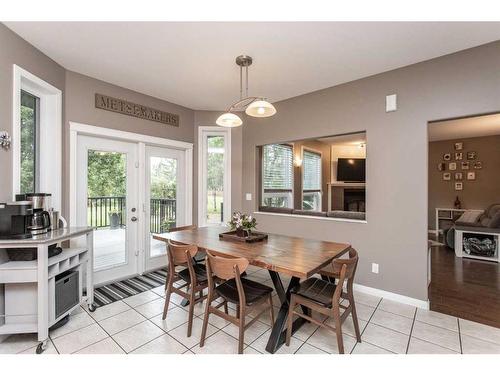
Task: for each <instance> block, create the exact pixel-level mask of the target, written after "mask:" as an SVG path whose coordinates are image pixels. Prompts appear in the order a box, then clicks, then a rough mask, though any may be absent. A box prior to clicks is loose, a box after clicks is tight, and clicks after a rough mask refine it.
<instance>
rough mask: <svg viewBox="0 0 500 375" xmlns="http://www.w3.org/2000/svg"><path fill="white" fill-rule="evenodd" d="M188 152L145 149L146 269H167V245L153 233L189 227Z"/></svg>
mask: <svg viewBox="0 0 500 375" xmlns="http://www.w3.org/2000/svg"><path fill="white" fill-rule="evenodd" d="M184 158H185V152H184V151H181V150H175V149H170V148H164V147H153V146H146V184H145V186H146V194H145V195H146V197H145V198H146V199H145V210H144V212H145V215H144V217H145V227H146V231H145V233H147V235H146V236H145V247H144V248H145V257H146V258H145V267H146V269H155V268H159V267H162V266H165V259H166V247H165V242H162V241H158V240H155V239H154V238H153V235H154V234H157V233H165V232H167V231H168V229H169V228H172V227H176V226H182V225H186V224H187V223H186V217H185V216H186V215H185V213H186V207H185V204H186V196H185V194H186V175H185V168H184V165H185V159H184Z"/></svg>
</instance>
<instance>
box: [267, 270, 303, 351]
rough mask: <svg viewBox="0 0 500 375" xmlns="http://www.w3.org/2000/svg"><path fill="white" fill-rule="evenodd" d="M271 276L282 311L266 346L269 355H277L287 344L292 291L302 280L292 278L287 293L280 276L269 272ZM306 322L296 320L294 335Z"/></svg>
mask: <svg viewBox="0 0 500 375" xmlns="http://www.w3.org/2000/svg"><path fill="white" fill-rule="evenodd" d="M269 274H270V275H271V280H272V281H273V284H274V288H275V290H276V293H277V294H278V298H279V299H280V301H281V307H280V310H279V312H278V315H277V317H276V321H275V322H274V325H273V328H272V331H271V335H270V336H269V340H268V341H267V345H266V351H268V352H269V353H275V352H276V351H277V350H278V349H279V348H280V347H281V345H283V344H284V343H285V334H286V331H285V330H284V329H285V328H286V323H287V320H288V307H289V305H288V303H289V301H290V291H291V290H292V288H293V287H295V286H296V285H298V284H299V282H300V279H299V278H298V277H292V279H291V280H290V283H289V284H288V287H287V289H286V291H285V288H284V287H283V283H282V281H281V278H280V277H279V274H278V273H277V272H275V271H269ZM306 322H307V320H305V319H303V318H300V317H299V318H297V319H295V321H294V322H293V326H292V334H293V333H294V332H296V331H297V330H298V329H299V328H300V327H302V325H303V324H304V323H306Z"/></svg>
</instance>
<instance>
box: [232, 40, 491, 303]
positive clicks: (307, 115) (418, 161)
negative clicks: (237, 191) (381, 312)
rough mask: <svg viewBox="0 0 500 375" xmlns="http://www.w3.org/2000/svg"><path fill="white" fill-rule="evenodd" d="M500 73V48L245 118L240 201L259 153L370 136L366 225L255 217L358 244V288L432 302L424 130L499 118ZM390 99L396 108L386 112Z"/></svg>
mask: <svg viewBox="0 0 500 375" xmlns="http://www.w3.org/2000/svg"><path fill="white" fill-rule="evenodd" d="M499 72H500V42H495V43H491V44H488V45H484V46H480V47H477V48H473V49H470V50H466V51H461V52H459V53H456V54H452V55H448V56H444V57H441V58H438V59H434V60H430V61H427V62H423V63H419V64H415V65H412V66H408V67H405V68H401V69H397V70H394V71H390V72H387V73H383V74H379V75H376V76H372V77H368V78H365V79H361V80H358V81H354V82H350V83H347V84H344V85H339V86H336V87H332V88H329V89H325V90H321V91H317V92H313V93H310V94H306V95H302V96H299V97H295V98H292V99H288V100H285V101H282V102H279V103H275V106H276V109H277V111H278V113H277V114H276V115H275V116H273V117H271V118H267V119H255V118H248V117H245V118H244V125H243V149H242V151H243V170H244V171H245V173H244V174H243V190H242V193H243V194H244V193H246V192H251V193H253V196H254V197H255V193H256V176H255V167H256V165H255V164H256V146H257V145H261V144H264V143H272V142H280V141H287V140H290V139H304V138H311V137H318V136H327V135H334V134H342V133H349V132H356V131H364V130H366V131H367V193H366V194H367V203H366V204H367V221H368V223H366V224H363V223H348V222H334V221H322V220H317V219H308V218H302V217H283V216H271V215H265V214H257V215H256V216H257V219H258V222H259V226H258V228H259V229H260V230H264V231H270V232H276V233H282V234H288V235H296V236H300V237H304V238H319V239H324V240H333V241H338V242H349V243H352V245H353V246H354V247H355V248H356V249H358V250H359V253H360V265H359V268H358V274H357V280H356V282H357V283H359V284H363V285H366V286H370V287H374V288H380V289H383V290H386V291H390V292H395V293H400V294H403V295H406V296H410V297H414V298H417V299H420V300H427V269H426V267H427V228H428V226H427V206H428V201H427V174H428V173H427V165H428V163H427V145H428V141H427V122H428V121H430V120H438V119H445V118H451V117H458V116H464V115H471V114H480V113H488V112H495V111H498V110H499V109H500V74H499ZM392 93H396V94H398V107H399V108H398V111H397V112H392V113H386V112H385V96H386V95H388V94H392ZM256 207H257V202H255V200H253V201H252V202H247V201H243V209H244V210H245V211H247V212H253V211H255V209H256ZM372 262H375V263H379V265H380V273H379V274H373V273H371V263H372Z"/></svg>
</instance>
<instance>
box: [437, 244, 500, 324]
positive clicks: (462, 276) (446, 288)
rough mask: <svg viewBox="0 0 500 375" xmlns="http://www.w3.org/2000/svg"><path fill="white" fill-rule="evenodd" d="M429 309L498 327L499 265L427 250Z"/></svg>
mask: <svg viewBox="0 0 500 375" xmlns="http://www.w3.org/2000/svg"><path fill="white" fill-rule="evenodd" d="M429 300H430V309H431V310H432V311H437V312H441V313H444V314H449V315H454V316H457V317H459V318H463V319H468V320H473V321H476V322H479V323H483V324H488V325H491V326H494V327H497V328H500V265H499V264H498V263H496V262H488V261H481V260H473V259H467V258H458V257H456V256H455V253H454V251H453V250H452V249H450V248H448V247H446V246H433V247H432V250H431V284H430V286H429Z"/></svg>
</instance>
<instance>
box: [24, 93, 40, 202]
mask: <svg viewBox="0 0 500 375" xmlns="http://www.w3.org/2000/svg"><path fill="white" fill-rule="evenodd" d="M39 103H40V99H39V98H37V97H36V96H34V95H31V94H30V93H28V92H26V91H23V90H21V153H20V159H21V160H20V166H21V171H20V172H21V181H20V190H21V191H20V192H21V193H34V192H35V191H37V190H38V185H39V184H38V179H39V167H38V166H39V157H38V149H39V147H38V143H39V142H38V139H39V136H38V134H39Z"/></svg>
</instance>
